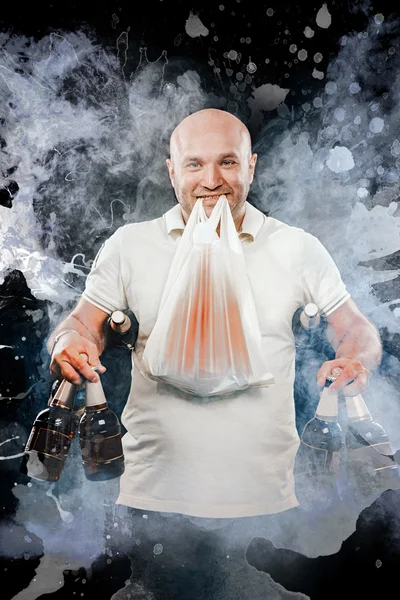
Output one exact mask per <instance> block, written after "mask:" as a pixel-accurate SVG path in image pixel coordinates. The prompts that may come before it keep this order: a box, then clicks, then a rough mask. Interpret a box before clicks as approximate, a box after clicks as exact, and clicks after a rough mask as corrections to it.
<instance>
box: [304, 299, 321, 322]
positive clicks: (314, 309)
mask: <svg viewBox="0 0 400 600" xmlns="http://www.w3.org/2000/svg"><path fill="white" fill-rule="evenodd" d="M318 312H319V310H318V306H317V305H316V304H314V303H313V302H309V303H308V304H306V305H305V307H304V314H305V315H306V316H307V317H309V318H310V319H313V318H314V317H316V316H317V314H318Z"/></svg>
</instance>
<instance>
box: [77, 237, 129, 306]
mask: <svg viewBox="0 0 400 600" xmlns="http://www.w3.org/2000/svg"><path fill="white" fill-rule="evenodd" d="M120 244H121V231H120V230H119V229H118V230H117V231H116V232H115V233H114V234H113V235H112V236H111V237H109V238H108V240H106V241H105V242H104V244H103V245H102V247H101V248H100V250H99V251H98V253H97V255H96V258H95V259H94V261H93V265H92V269H91V271H90V273H89V275H88V277H87V279H86V286H85V290H84V292H83V294H82V297H83V298H84V299H85V300H87V301H88V302H90V303H91V304H94V306H97V308H100V309H101V310H104V311H105V312H106V313H108V314H111V313H112V312H113V311H114V310H125V309H126V308H128V306H127V300H126V295H125V288H124V285H123V281H122V275H121V264H120V257H121V252H120Z"/></svg>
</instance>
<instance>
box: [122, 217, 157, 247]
mask: <svg viewBox="0 0 400 600" xmlns="http://www.w3.org/2000/svg"><path fill="white" fill-rule="evenodd" d="M164 230H165V226H164V219H163V217H162V216H161V217H156V218H155V219H149V220H147V221H136V222H134V223H127V224H126V225H121V226H120V227H118V229H117V230H116V231H115V233H114V235H115V236H117V237H119V238H120V240H121V241H126V240H128V239H134V238H138V237H142V236H148V235H150V234H151V235H152V234H154V233H157V232H160V233H161V232H164Z"/></svg>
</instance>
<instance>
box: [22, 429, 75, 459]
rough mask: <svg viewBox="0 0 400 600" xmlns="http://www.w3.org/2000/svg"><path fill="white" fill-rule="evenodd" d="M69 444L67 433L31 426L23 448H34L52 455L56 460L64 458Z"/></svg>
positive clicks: (69, 439) (27, 449)
mask: <svg viewBox="0 0 400 600" xmlns="http://www.w3.org/2000/svg"><path fill="white" fill-rule="evenodd" d="M70 445H71V438H70V437H68V436H67V435H65V434H63V433H61V432H59V431H54V430H53V429H44V428H43V427H40V428H39V429H38V428H37V427H33V428H32V431H31V433H30V436H29V438H28V441H27V443H26V447H25V450H26V451H28V452H29V451H30V450H35V451H36V452H40V453H41V454H46V455H47V456H52V457H53V458H57V459H58V460H65V459H66V457H67V454H68V450H69V447H70Z"/></svg>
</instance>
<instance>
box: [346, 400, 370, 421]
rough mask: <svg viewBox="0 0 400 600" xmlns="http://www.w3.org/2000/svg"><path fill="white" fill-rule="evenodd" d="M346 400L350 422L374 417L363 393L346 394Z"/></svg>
mask: <svg viewBox="0 0 400 600" xmlns="http://www.w3.org/2000/svg"><path fill="white" fill-rule="evenodd" d="M345 401H346V409H347V416H348V419H349V422H352V421H361V420H367V419H372V417H371V413H370V412H369V410H368V407H367V405H366V404H365V401H364V398H363V397H362V396H361V394H358V395H357V396H345Z"/></svg>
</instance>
